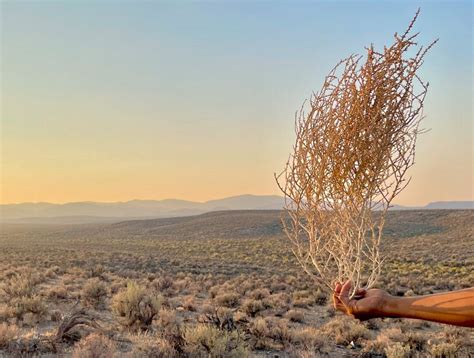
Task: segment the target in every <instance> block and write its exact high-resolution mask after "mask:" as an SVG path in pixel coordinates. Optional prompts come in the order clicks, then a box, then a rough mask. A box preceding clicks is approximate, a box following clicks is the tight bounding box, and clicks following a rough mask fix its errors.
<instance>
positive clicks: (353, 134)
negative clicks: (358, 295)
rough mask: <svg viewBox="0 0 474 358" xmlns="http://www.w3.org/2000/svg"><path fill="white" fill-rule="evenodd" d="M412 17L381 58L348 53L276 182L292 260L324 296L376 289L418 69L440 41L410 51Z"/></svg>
mask: <svg viewBox="0 0 474 358" xmlns="http://www.w3.org/2000/svg"><path fill="white" fill-rule="evenodd" d="M418 13H419V10H418V12H417V13H416V15H415V17H414V19H413V20H412V21H411V23H410V25H409V27H408V29H407V30H406V31H405V33H404V34H403V35H402V36H399V35H398V34H395V35H394V38H395V41H394V43H393V44H392V45H391V46H390V47H385V48H384V51H383V52H377V51H375V50H374V47H373V45H372V46H370V47H369V48H366V50H367V55H366V58H365V61H364V62H363V56H359V55H352V56H350V57H348V58H346V59H344V60H342V61H340V62H339V63H338V64H337V65H336V66H335V67H334V68H333V69H332V70H331V72H330V73H329V75H328V76H327V77H326V79H325V81H324V84H323V87H322V89H321V91H319V92H318V93H316V94H313V96H312V98H311V100H310V102H309V111H308V112H307V113H305V111H304V105H303V108H302V109H301V110H300V111H299V112H297V113H296V116H295V129H296V144H295V145H294V148H293V153H292V154H291V155H290V158H289V160H288V162H287V164H286V167H285V170H283V172H282V173H281V174H279V175H276V176H275V177H276V180H277V183H278V186H279V187H280V189H281V191H282V192H283V194H284V196H285V214H284V215H283V217H282V223H283V227H284V230H285V233H286V235H287V236H288V238H289V239H290V240H291V242H292V244H293V245H292V247H293V252H294V254H295V256H296V258H297V259H298V261H299V263H300V264H301V265H302V267H303V268H304V270H305V271H306V272H307V273H308V274H310V275H311V276H313V277H314V278H315V279H316V280H317V281H318V282H319V283H321V284H323V286H325V287H326V288H328V289H330V290H332V288H333V287H334V286H333V285H334V281H336V280H338V281H343V280H347V279H350V280H352V281H353V287H354V291H353V292H352V295H354V292H355V289H356V288H358V287H362V286H364V287H365V288H369V287H371V286H373V284H374V283H375V281H376V280H377V278H378V276H379V274H380V270H381V264H382V258H381V255H380V253H379V244H380V240H381V237H382V229H383V227H384V223H385V215H386V213H387V210H388V208H389V207H390V204H391V203H392V200H393V198H394V197H395V196H396V195H397V194H399V193H400V192H401V191H402V190H403V189H404V188H405V187H406V186H407V184H408V183H409V179H407V178H406V174H407V170H408V169H409V168H410V167H411V166H412V165H413V164H414V156H415V143H416V138H417V135H418V133H420V132H421V131H420V129H419V124H420V121H421V119H422V117H423V115H422V109H423V101H424V99H425V96H426V92H427V89H428V84H427V83H424V82H423V81H422V80H421V79H420V78H419V76H418V75H417V70H418V69H419V68H420V66H421V65H422V63H423V57H424V56H425V54H426V53H427V51H428V50H429V49H430V48H431V47H432V46H433V45H434V44H435V43H436V41H437V40H436V41H434V42H433V43H431V44H430V45H429V46H428V47H427V48H423V47H422V46H421V47H420V48H418V49H417V43H415V42H414V40H415V38H416V37H417V35H418V33H417V34H414V35H412V34H411V33H410V32H411V30H412V27H413V24H414V23H415V21H416V18H417V16H418ZM413 49H415V50H413ZM411 51H414V52H413V54H412V56H409V55H408V52H411ZM362 62H363V63H362Z"/></svg>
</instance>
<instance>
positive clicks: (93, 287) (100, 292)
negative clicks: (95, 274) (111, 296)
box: [81, 278, 107, 307]
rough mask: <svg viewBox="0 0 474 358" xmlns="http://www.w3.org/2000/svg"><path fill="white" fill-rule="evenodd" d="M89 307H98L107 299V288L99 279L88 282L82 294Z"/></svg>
mask: <svg viewBox="0 0 474 358" xmlns="http://www.w3.org/2000/svg"><path fill="white" fill-rule="evenodd" d="M81 296H82V298H83V300H84V302H85V303H86V304H87V305H91V306H94V307H97V306H98V305H99V304H100V303H102V302H103V300H104V298H105V297H107V286H105V284H104V283H103V282H102V281H100V280H99V279H97V278H96V279H92V280H89V281H87V283H86V284H85V286H84V288H83V289H82V294H81Z"/></svg>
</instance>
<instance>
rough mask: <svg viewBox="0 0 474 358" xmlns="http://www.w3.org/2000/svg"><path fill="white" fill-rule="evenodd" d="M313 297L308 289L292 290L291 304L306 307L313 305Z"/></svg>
mask: <svg viewBox="0 0 474 358" xmlns="http://www.w3.org/2000/svg"><path fill="white" fill-rule="evenodd" d="M314 302H315V298H314V296H313V295H312V293H311V292H310V291H307V290H303V291H295V292H293V306H295V307H301V308H306V307H308V306H311V305H313V304H314Z"/></svg>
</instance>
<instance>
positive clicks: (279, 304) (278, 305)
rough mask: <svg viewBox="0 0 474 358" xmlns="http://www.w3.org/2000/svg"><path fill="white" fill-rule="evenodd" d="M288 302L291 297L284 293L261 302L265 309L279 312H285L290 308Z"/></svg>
mask: <svg viewBox="0 0 474 358" xmlns="http://www.w3.org/2000/svg"><path fill="white" fill-rule="evenodd" d="M290 302H291V297H290V296H289V295H288V294H287V293H285V292H280V293H276V294H273V295H270V296H268V297H266V298H265V299H264V300H263V303H264V305H265V306H266V307H271V308H275V309H277V310H280V311H287V310H288V309H289V308H290Z"/></svg>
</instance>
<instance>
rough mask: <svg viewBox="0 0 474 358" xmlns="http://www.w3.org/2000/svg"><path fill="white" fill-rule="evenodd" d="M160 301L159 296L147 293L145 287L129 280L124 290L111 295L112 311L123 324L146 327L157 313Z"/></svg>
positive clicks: (161, 299)
mask: <svg viewBox="0 0 474 358" xmlns="http://www.w3.org/2000/svg"><path fill="white" fill-rule="evenodd" d="M162 301H163V298H162V297H161V296H158V295H157V296H151V295H148V294H147V293H146V290H145V288H143V287H141V286H139V285H137V284H136V283H134V282H129V283H128V285H127V288H126V289H125V290H123V291H121V292H119V293H117V294H116V295H115V296H114V297H113V299H112V311H113V312H114V313H115V314H116V315H117V316H119V319H120V322H121V323H122V324H123V325H124V326H126V327H130V328H141V329H146V328H148V327H149V326H150V325H151V323H152V321H153V318H154V317H155V316H156V315H157V313H158V311H159V309H160V307H161V303H162Z"/></svg>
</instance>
